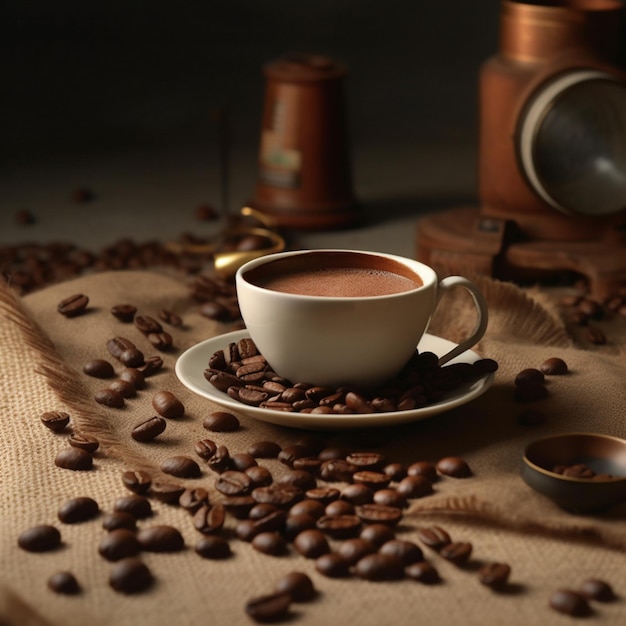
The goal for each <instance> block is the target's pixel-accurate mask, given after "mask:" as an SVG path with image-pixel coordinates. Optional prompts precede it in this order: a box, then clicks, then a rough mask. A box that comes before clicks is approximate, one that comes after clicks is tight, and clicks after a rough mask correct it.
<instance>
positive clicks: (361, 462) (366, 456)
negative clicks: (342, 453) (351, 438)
mask: <svg viewBox="0 0 626 626" xmlns="http://www.w3.org/2000/svg"><path fill="white" fill-rule="evenodd" d="M346 461H348V463H352V465H354V466H356V467H357V468H358V469H359V470H372V471H374V470H378V469H380V468H382V467H383V465H384V464H385V457H384V456H383V455H382V454H379V453H378V452H352V453H350V454H348V455H347V456H346Z"/></svg>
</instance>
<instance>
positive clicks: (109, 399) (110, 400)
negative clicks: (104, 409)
mask: <svg viewBox="0 0 626 626" xmlns="http://www.w3.org/2000/svg"><path fill="white" fill-rule="evenodd" d="M94 400H95V401H96V402H97V403H98V404H103V405H104V406H108V407H109V408H111V409H121V408H122V407H123V406H124V404H125V401H124V396H123V395H122V394H121V393H120V392H119V391H116V390H115V389H108V388H107V389H100V390H99V391H97V392H96V395H95V396H94Z"/></svg>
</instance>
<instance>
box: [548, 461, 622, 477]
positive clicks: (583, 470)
mask: <svg viewBox="0 0 626 626" xmlns="http://www.w3.org/2000/svg"><path fill="white" fill-rule="evenodd" d="M552 471H553V472H554V473H555V474H561V475H562V476H569V477H570V478H582V479H586V480H614V479H615V478H616V477H615V476H613V475H612V474H606V473H602V474H597V473H596V472H595V470H593V469H592V468H591V467H589V465H587V464H586V463H572V464H569V465H555V466H554V467H552Z"/></svg>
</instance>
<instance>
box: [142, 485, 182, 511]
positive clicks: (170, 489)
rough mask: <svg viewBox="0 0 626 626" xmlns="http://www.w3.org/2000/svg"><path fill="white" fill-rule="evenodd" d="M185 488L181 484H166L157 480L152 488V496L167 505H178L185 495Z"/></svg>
mask: <svg viewBox="0 0 626 626" xmlns="http://www.w3.org/2000/svg"><path fill="white" fill-rule="evenodd" d="M184 491H185V487H184V486H183V485H180V484H179V483H171V482H164V481H160V480H155V481H153V483H152V486H151V487H150V495H152V496H154V497H155V498H156V499H157V500H160V501H161V502H165V503H166V504H174V505H176V504H178V501H179V500H180V497H181V496H182V495H183V492H184Z"/></svg>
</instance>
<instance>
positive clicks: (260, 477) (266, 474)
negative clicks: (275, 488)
mask: <svg viewBox="0 0 626 626" xmlns="http://www.w3.org/2000/svg"><path fill="white" fill-rule="evenodd" d="M244 471H245V473H246V474H247V475H248V476H249V477H250V480H251V481H252V485H253V487H267V486H268V485H271V484H272V483H273V482H274V477H273V476H272V473H271V472H270V471H269V470H268V469H267V468H266V467H261V466H260V465H254V466H252V467H248V468H247V469H246V470H244Z"/></svg>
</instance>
